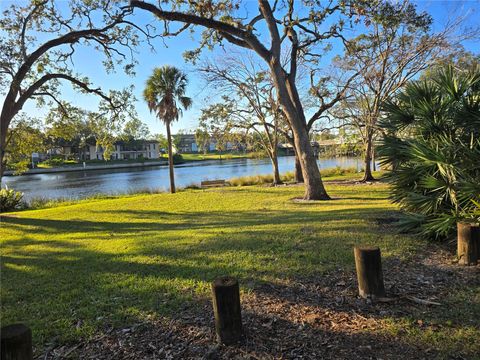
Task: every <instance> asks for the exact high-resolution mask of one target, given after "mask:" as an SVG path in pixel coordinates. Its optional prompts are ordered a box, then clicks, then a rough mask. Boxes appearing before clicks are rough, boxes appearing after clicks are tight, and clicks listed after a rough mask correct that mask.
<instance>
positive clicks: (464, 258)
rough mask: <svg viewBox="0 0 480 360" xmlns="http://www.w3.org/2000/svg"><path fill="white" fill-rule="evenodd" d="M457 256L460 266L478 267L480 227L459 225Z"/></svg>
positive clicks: (460, 223)
mask: <svg viewBox="0 0 480 360" xmlns="http://www.w3.org/2000/svg"><path fill="white" fill-rule="evenodd" d="M457 256H458V263H459V264H460V265H476V264H477V262H478V260H479V258H480V225H479V224H472V223H463V222H459V223H457Z"/></svg>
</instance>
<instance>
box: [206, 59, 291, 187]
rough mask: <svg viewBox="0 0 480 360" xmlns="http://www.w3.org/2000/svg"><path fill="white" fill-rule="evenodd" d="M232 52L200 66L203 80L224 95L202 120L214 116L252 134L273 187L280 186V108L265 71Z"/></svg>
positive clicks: (255, 63)
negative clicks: (269, 168)
mask: <svg viewBox="0 0 480 360" xmlns="http://www.w3.org/2000/svg"><path fill="white" fill-rule="evenodd" d="M243 55H244V56H242V54H239V53H235V52H234V53H232V54H230V55H226V56H223V57H222V58H218V59H216V60H215V61H213V62H209V63H206V64H204V65H203V66H201V67H200V70H201V71H202V72H203V73H204V77H205V79H206V81H207V82H208V83H209V84H210V85H211V87H212V88H214V89H216V91H220V92H221V93H223V94H226V95H225V96H223V98H222V102H221V103H219V104H214V105H212V106H209V107H208V108H206V109H204V111H203V112H202V117H208V116H212V115H215V117H216V118H217V120H218V119H219V120H222V119H223V121H225V122H230V123H231V125H232V127H233V128H237V129H242V130H245V131H246V132H252V133H254V134H255V136H254V137H253V138H252V139H255V140H257V141H258V144H259V145H260V147H261V148H262V149H263V150H264V151H265V152H266V153H267V155H268V157H269V158H270V161H271V163H272V168H273V178H274V184H280V183H281V179H280V172H279V168H278V156H277V150H278V139H279V128H280V126H281V125H280V121H281V120H283V117H282V116H281V115H280V110H279V108H280V106H279V104H278V102H277V101H276V96H275V88H274V86H273V84H272V81H271V79H270V76H269V72H268V70H266V69H263V68H262V67H261V64H259V63H258V62H256V61H255V60H254V59H253V58H252V56H249V54H243Z"/></svg>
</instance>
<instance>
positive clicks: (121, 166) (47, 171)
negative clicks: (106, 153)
mask: <svg viewBox="0 0 480 360" xmlns="http://www.w3.org/2000/svg"><path fill="white" fill-rule="evenodd" d="M167 164H168V161H166V160H163V159H162V160H159V161H145V162H128V163H126V162H121V163H114V162H111V163H106V164H103V165H96V163H93V164H92V163H85V166H83V165H81V164H78V166H76V165H69V166H61V167H52V168H41V167H38V168H35V169H28V170H27V171H26V172H24V173H22V174H21V175H32V174H51V173H62V172H75V171H95V170H106V169H128V168H136V167H149V166H162V165H167ZM4 176H14V171H13V170H7V171H5V174H4Z"/></svg>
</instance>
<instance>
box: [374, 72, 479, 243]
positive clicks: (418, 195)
mask: <svg viewBox="0 0 480 360" xmlns="http://www.w3.org/2000/svg"><path fill="white" fill-rule="evenodd" d="M384 111H385V114H386V116H385V118H384V119H383V121H382V123H381V125H382V126H383V128H384V130H385V134H384V137H383V140H382V144H381V145H380V148H379V154H380V157H381V162H382V163H383V165H388V167H389V169H390V171H389V175H388V179H389V181H390V182H391V184H392V200H393V201H394V202H395V203H398V204H399V205H400V207H401V208H402V209H403V210H404V211H405V213H406V214H405V215H406V216H405V218H404V219H403V220H402V222H401V226H402V228H403V230H413V231H416V232H419V233H421V234H422V235H426V236H428V237H434V238H445V237H448V236H449V235H451V234H453V233H454V231H455V223H456V221H458V220H463V221H472V222H478V221H479V220H480V214H479V201H480V68H479V67H477V69H476V70H474V71H471V72H468V73H467V72H461V71H455V70H454V69H453V68H452V67H447V68H444V69H442V70H441V71H439V72H438V73H436V74H434V75H432V77H431V78H429V79H426V80H422V81H413V82H411V83H409V84H408V85H407V86H406V87H405V89H404V90H403V91H401V92H400V93H399V94H398V95H397V96H396V97H395V99H393V100H392V101H390V102H387V103H386V104H384Z"/></svg>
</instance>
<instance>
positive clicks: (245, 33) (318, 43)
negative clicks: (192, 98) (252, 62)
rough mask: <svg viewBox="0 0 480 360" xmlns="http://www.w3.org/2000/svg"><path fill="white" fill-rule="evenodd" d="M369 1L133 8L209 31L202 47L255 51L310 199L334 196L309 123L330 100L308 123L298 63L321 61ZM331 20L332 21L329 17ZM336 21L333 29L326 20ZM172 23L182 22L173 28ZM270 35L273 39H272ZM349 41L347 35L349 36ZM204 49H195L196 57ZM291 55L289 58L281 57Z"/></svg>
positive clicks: (137, 4)
mask: <svg viewBox="0 0 480 360" xmlns="http://www.w3.org/2000/svg"><path fill="white" fill-rule="evenodd" d="M363 3H364V1H340V2H333V1H330V2H326V3H325V5H322V2H320V1H314V0H307V1H305V2H302V3H299V2H295V1H293V0H288V1H284V2H278V1H275V2H274V3H273V5H271V4H270V3H269V2H268V1H267V0H258V11H253V12H250V11H248V12H247V13H245V12H243V13H242V12H240V11H239V7H240V6H239V3H238V2H231V1H223V0H222V1H218V2H212V1H196V2H193V1H192V2H181V1H164V2H162V5H161V7H160V6H156V5H154V4H151V3H148V2H144V1H139V0H131V1H130V6H131V7H134V8H139V9H143V10H146V11H149V12H151V13H152V14H154V15H155V16H156V17H157V18H158V19H160V20H161V21H163V22H164V28H165V33H164V35H165V36H167V35H177V34H178V33H179V32H181V31H184V30H186V29H188V28H190V27H191V26H200V27H203V28H204V29H205V31H204V36H203V38H202V42H201V45H200V47H211V46H213V45H214V44H215V43H221V42H222V41H228V42H229V43H231V44H234V45H236V46H239V47H242V48H246V49H249V50H252V51H254V52H255V53H256V54H257V55H258V56H260V58H261V59H263V61H265V63H266V64H267V66H268V68H269V71H270V75H271V78H272V80H273V83H274V85H275V89H276V92H277V96H278V102H279V104H280V105H281V109H282V111H283V113H284V115H285V118H286V120H287V121H288V123H289V125H290V127H291V129H292V132H293V137H294V143H295V149H296V151H297V153H298V158H299V160H300V164H301V167H302V173H303V178H304V181H305V196H304V197H305V199H311V200H313V199H317V200H320V199H329V196H328V194H327V192H326V190H325V188H324V185H323V182H322V179H321V176H320V172H319V169H318V165H317V162H316V158H315V156H314V153H313V149H312V147H311V145H310V141H309V136H308V129H307V125H308V123H309V122H310V121H314V120H315V118H318V117H319V116H321V114H322V112H323V111H324V110H323V108H324V106H325V105H327V104H320V105H319V107H318V109H317V111H315V112H314V113H313V115H312V117H311V118H310V119H309V120H308V121H307V118H306V116H305V112H304V108H303V104H302V101H301V98H300V95H299V91H298V88H297V71H298V66H299V63H302V64H308V63H310V64H318V58H319V56H321V55H322V54H323V53H324V52H325V47H326V46H327V45H328V44H329V40H330V39H339V38H343V39H345V38H344V37H343V35H342V30H343V28H344V26H345V25H348V23H349V22H353V21H354V20H356V19H354V15H356V14H357V12H358V11H357V10H361V5H362V4H363ZM330 20H332V21H330ZM326 21H329V22H330V23H331V25H330V27H326V26H325V22H326ZM172 22H180V23H182V24H183V25H182V26H181V27H180V28H179V29H175V30H172V31H169V29H170V26H171V23H172ZM267 38H268V39H267ZM345 40H346V39H345ZM198 53H199V49H197V50H196V51H193V52H190V53H189V55H192V56H195V55H197V54H198ZM286 53H288V55H287V60H286V61H284V60H285V59H283V58H282V57H284V56H285V54H286Z"/></svg>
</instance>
